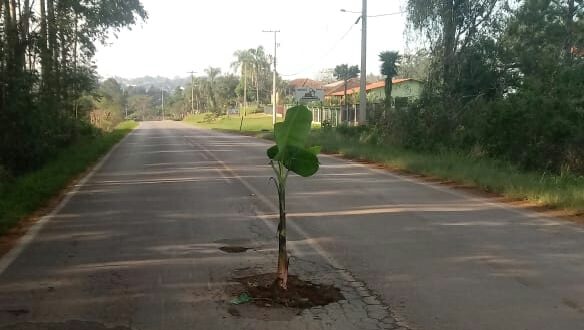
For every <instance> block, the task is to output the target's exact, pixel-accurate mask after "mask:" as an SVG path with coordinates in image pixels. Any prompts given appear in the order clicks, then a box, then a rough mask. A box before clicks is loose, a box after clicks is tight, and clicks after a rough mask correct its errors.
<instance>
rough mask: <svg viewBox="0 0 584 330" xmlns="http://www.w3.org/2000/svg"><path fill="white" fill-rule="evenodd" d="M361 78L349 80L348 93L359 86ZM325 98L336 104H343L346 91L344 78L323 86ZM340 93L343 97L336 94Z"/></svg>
mask: <svg viewBox="0 0 584 330" xmlns="http://www.w3.org/2000/svg"><path fill="white" fill-rule="evenodd" d="M359 83H360V82H359V78H351V79H349V80H347V95H348V94H349V91H350V90H352V89H354V88H359ZM323 88H324V93H325V99H326V100H327V101H329V102H331V103H334V104H341V101H342V99H343V95H344V93H345V82H344V81H343V80H339V81H335V82H333V83H330V84H326V85H324V86H323ZM338 93H340V94H341V97H340V98H339V97H337V96H336V95H337V94H338Z"/></svg>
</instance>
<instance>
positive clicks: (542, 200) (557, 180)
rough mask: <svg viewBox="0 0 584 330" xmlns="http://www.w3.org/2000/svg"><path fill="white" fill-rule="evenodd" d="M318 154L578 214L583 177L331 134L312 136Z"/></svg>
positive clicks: (582, 205)
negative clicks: (445, 181)
mask: <svg viewBox="0 0 584 330" xmlns="http://www.w3.org/2000/svg"><path fill="white" fill-rule="evenodd" d="M310 142H311V143H312V144H314V145H320V146H321V147H322V150H323V151H324V152H328V153H340V154H342V155H344V156H345V157H348V158H353V159H363V160H368V161H372V162H376V163H380V164H383V165H384V166H386V167H388V168H391V169H396V170H403V171H406V172H410V173H415V174H423V175H427V176H431V177H436V178H440V179H444V180H451V181H454V182H456V183H460V184H463V185H468V186H474V187H479V188H481V189H483V190H485V191H488V192H493V193H497V194H500V195H502V196H504V197H507V198H510V199H520V200H526V201H529V202H533V203H536V204H538V205H541V206H545V207H550V208H560V209H566V210H569V211H572V212H576V213H582V212H584V177H578V176H575V175H570V174H564V175H551V174H546V173H537V172H526V171H522V170H521V169H519V168H517V167H516V166H514V165H513V164H510V163H508V162H505V161H500V160H493V159H485V158H477V157H471V156H469V155H464V154H460V153H456V152H442V153H438V154H436V153H424V152H419V151H410V150H404V149H400V148H396V147H392V146H382V145H373V144H368V143H363V142H360V141H359V139H358V138H355V137H353V138H351V137H347V136H344V135H340V134H338V133H336V132H335V131H329V132H325V131H320V132H313V133H312V136H311V141H310Z"/></svg>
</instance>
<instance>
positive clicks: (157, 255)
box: [0, 122, 584, 330]
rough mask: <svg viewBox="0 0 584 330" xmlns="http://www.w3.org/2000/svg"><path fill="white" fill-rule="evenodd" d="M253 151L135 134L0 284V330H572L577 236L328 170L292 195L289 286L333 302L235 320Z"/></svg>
mask: <svg viewBox="0 0 584 330" xmlns="http://www.w3.org/2000/svg"><path fill="white" fill-rule="evenodd" d="M267 145H268V144H267V143H266V142H264V141H260V140H255V139H253V138H249V137H240V136H235V135H229V134H223V133H218V132H212V131H206V130H200V129H195V128H191V127H187V126H184V125H182V124H180V123H174V122H148V123H143V124H142V125H141V126H140V127H139V128H138V129H137V130H136V131H135V132H134V133H132V134H131V135H130V136H129V137H128V138H127V139H125V140H124V142H123V143H122V144H121V145H120V146H119V147H118V148H117V149H116V150H115V151H114V152H113V153H112V154H111V157H109V159H108V160H107V161H106V162H105V163H104V164H103V166H102V167H101V168H100V169H99V170H98V171H97V172H96V173H94V174H93V175H92V176H91V177H90V178H89V180H88V181H87V182H86V183H85V184H83V185H82V186H80V187H78V191H77V192H76V193H74V195H72V196H71V199H70V200H69V201H68V203H67V204H66V205H65V206H64V207H63V208H62V209H60V211H59V212H58V213H57V214H56V215H55V216H54V217H52V218H51V219H50V220H49V221H48V222H47V223H46V225H45V226H44V227H43V228H42V230H40V232H39V233H38V235H37V236H36V237H35V239H34V240H33V241H32V242H31V243H30V244H28V245H27V246H26V247H25V249H24V250H23V252H22V253H21V254H20V255H19V256H18V257H17V258H16V259H15V260H14V261H13V262H12V263H11V264H10V265H9V266H8V267H7V268H6V269H5V271H4V272H3V273H2V274H0V329H2V330H5V329H56V330H57V329H96V330H97V329H106V328H108V327H109V328H110V329H113V327H115V326H117V327H118V328H116V329H120V330H121V329H137V330H147V329H171V330H180V329H270V328H272V329H274V328H276V329H284V328H288V329H327V328H328V329H340V328H347V329H398V328H399V329H406V328H410V329H421V330H426V329H427V330H431V329H469V330H483V329H493V330H506V329H509V330H518V329H529V330H536V329H541V330H550V329H562V330H564V329H565V330H579V329H584V253H582V251H584V227H582V226H579V225H575V224H570V223H567V222H564V221H560V220H554V219H545V218H542V217H540V216H538V215H537V214H535V213H531V212H525V211H518V210H514V209H511V208H509V207H507V206H504V205H501V204H496V203H492V202H490V201H488V200H483V199H481V198H477V197H473V196H470V195H466V194H464V193H461V192H459V191H453V190H449V189H446V188H443V187H439V186H434V185H429V184H424V183H421V182H417V181H415V180H412V179H409V178H403V177H399V176H396V175H393V174H390V173H386V172H383V171H378V170H373V169H371V168H368V167H366V166H364V165H360V164H356V163H352V162H347V161H344V160H339V159H336V158H333V157H327V156H322V157H321V161H322V163H323V165H322V168H321V171H320V172H319V173H318V174H317V175H316V177H315V178H314V179H302V178H298V177H293V178H291V180H290V184H289V198H288V209H289V212H290V216H291V224H292V226H291V228H290V232H289V235H290V237H291V240H292V242H291V246H292V249H293V254H294V256H295V257H294V258H293V259H292V264H291V270H292V272H296V273H298V274H299V275H301V276H303V277H307V278H310V279H315V280H317V281H318V280H319V279H320V280H322V281H329V280H330V281H333V282H334V283H335V284H336V285H338V286H340V287H342V288H343V292H344V294H345V296H346V297H347V301H344V302H342V303H341V304H335V306H331V307H330V308H329V307H327V308H324V309H315V310H311V311H306V312H304V313H302V314H300V315H296V314H286V311H284V310H276V311H274V310H272V311H268V312H263V311H261V310H260V311H258V310H254V309H253V308H251V307H245V306H244V307H241V308H240V309H239V310H237V311H236V312H234V311H233V309H232V308H230V307H229V304H228V303H227V302H228V300H229V298H230V296H229V291H227V292H226V289H225V288H226V287H229V286H230V285H231V283H232V281H231V278H232V277H233V276H237V275H238V274H243V273H246V272H258V271H270V270H272V268H273V266H274V264H275V257H274V256H275V251H274V249H275V248H276V244H275V241H274V233H273V229H274V223H275V220H276V215H275V214H276V213H275V210H274V207H273V205H275V200H274V197H273V186H272V185H271V183H270V182H269V181H268V179H267V178H268V177H269V176H270V175H271V172H270V171H271V169H270V168H269V167H268V166H267V164H266V159H265V156H264V150H265V149H266V146H267ZM233 245H241V246H246V247H251V248H253V250H251V251H249V252H247V253H244V254H227V253H224V252H221V251H219V250H218V248H219V247H221V246H233ZM6 261H7V260H6V259H3V262H6ZM351 287H355V292H357V293H356V294H354V295H353V294H352V293H351V291H350V290H351V289H350V288H351ZM238 308H239V307H238ZM234 314H240V316H237V315H234ZM378 314H379V315H378ZM335 322H337V323H335Z"/></svg>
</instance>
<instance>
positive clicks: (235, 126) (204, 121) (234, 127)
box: [184, 113, 282, 133]
mask: <svg viewBox="0 0 584 330" xmlns="http://www.w3.org/2000/svg"><path fill="white" fill-rule="evenodd" d="M241 118H242V117H240V116H239V115H231V116H229V117H227V116H219V117H213V115H211V114H208V113H207V114H205V113H201V114H196V115H189V116H187V117H186V118H185V119H184V122H185V123H188V124H192V125H195V126H200V127H205V128H210V129H219V130H225V131H233V132H239V126H240V125H241V131H242V132H246V133H257V132H268V131H271V130H272V128H273V126H272V116H271V115H266V114H263V113H261V114H257V113H256V114H250V115H247V116H245V117H243V124H242V122H241ZM277 121H278V122H280V121H282V118H277Z"/></svg>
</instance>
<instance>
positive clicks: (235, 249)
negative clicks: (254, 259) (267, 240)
mask: <svg viewBox="0 0 584 330" xmlns="http://www.w3.org/2000/svg"><path fill="white" fill-rule="evenodd" d="M219 250H221V251H223V252H226V253H244V252H247V250H251V248H247V247H243V246H222V247H220V248H219Z"/></svg>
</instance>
